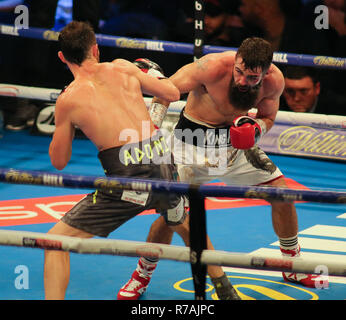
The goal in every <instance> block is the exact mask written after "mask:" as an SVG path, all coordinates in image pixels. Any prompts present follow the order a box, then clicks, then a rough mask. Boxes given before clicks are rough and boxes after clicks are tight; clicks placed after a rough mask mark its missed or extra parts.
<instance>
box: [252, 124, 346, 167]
mask: <svg viewBox="0 0 346 320" xmlns="http://www.w3.org/2000/svg"><path fill="white" fill-rule="evenodd" d="M259 145H260V147H261V148H262V149H263V150H264V151H266V152H271V153H277V154H285V155H294V156H307V157H317V158H327V159H334V160H346V130H345V129H341V128H340V129H335V128H334V129H332V128H323V127H314V126H312V125H310V126H309V125H296V126H292V125H288V124H283V123H276V124H275V125H274V126H273V127H272V129H271V130H270V131H269V132H268V133H267V134H266V135H264V136H263V137H262V138H261V141H260V143H259Z"/></svg>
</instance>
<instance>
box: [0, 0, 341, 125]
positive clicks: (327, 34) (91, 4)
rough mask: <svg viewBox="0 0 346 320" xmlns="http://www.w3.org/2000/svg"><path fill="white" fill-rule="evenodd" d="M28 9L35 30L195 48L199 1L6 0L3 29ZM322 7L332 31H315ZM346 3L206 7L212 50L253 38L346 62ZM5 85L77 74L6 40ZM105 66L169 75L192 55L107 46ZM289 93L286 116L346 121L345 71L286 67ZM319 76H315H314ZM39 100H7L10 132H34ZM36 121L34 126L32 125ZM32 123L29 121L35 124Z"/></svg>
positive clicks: (34, 44)
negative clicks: (134, 65) (146, 66)
mask: <svg viewBox="0 0 346 320" xmlns="http://www.w3.org/2000/svg"><path fill="white" fill-rule="evenodd" d="M20 4H24V5H26V6H27V7H28V8H29V25H30V26H31V27H39V28H46V29H52V30H55V31H59V30H61V28H63V27H64V26H65V25H66V24H67V23H68V22H70V21H71V20H72V19H74V20H81V21H88V22H89V23H90V24H91V25H92V26H93V28H94V29H95V31H96V33H101V34H110V35H115V36H126V37H131V38H144V39H154V40H166V41H175V42H187V43H193V41H194V14H195V1H194V0H170V1H162V0H141V1H140V0H0V23H1V24H9V25H13V24H14V19H15V17H16V15H15V13H14V8H15V6H17V5H20ZM319 5H324V6H326V7H328V28H327V29H318V28H316V19H318V16H319V15H320V14H321V13H315V8H316V7H317V6H319ZM345 11H346V0H205V19H204V32H205V44H208V45H216V46H225V47H235V48H236V47H238V46H239V45H240V43H241V42H242V41H243V40H244V39H245V38H247V37H249V36H259V37H263V38H264V39H266V40H268V41H269V42H270V43H271V44H272V46H273V49H274V51H276V52H287V53H301V54H311V55H324V56H332V57H345V56H346V15H345ZM0 41H1V53H0V67H1V73H0V83H13V84H20V85H27V86H37V87H46V88H63V87H64V86H66V85H67V84H68V83H69V82H70V81H71V80H72V75H71V74H70V73H69V71H68V70H67V68H66V67H65V66H64V65H63V64H62V63H61V62H60V61H59V59H58V58H57V51H58V50H59V48H58V43H57V42H55V41H42V40H36V39H25V38H22V37H12V36H6V35H0ZM100 50H101V61H102V62H103V61H111V60H113V59H115V58H124V59H127V60H129V61H132V60H135V59H136V58H139V57H147V58H149V59H151V60H153V61H155V62H157V63H158V64H160V65H161V67H162V68H163V70H164V71H165V73H166V75H167V76H170V75H171V74H173V73H174V72H175V71H176V70H177V69H179V68H180V67H181V66H182V65H184V64H186V63H189V62H191V61H192V56H191V55H184V54H176V53H167V52H164V53H162V52H157V51H146V50H137V49H123V48H112V47H102V46H101V47H100ZM278 66H279V67H280V68H281V69H282V71H283V73H284V75H285V81H286V88H285V91H284V94H283V95H282V99H281V100H282V102H281V106H280V109H281V110H291V111H295V112H316V113H324V114H337V115H346V90H345V71H343V70H332V69H322V68H321V69H317V68H304V67H294V68H292V67H291V66H286V65H279V64H278ZM311 69H314V70H311ZM40 104H42V102H40V101H29V100H26V99H11V98H4V97H1V100H0V108H2V109H3V110H5V114H6V119H5V120H6V122H7V123H9V126H8V128H9V129H13V130H16V129H19V128H22V127H26V126H27V125H30V124H29V123H30V121H32V118H33V117H34V114H35V112H37V110H38V109H39V108H40V107H41V105H40ZM28 118H30V119H28ZM28 120H29V121H28Z"/></svg>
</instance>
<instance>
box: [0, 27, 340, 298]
mask: <svg viewBox="0 0 346 320" xmlns="http://www.w3.org/2000/svg"><path fill="white" fill-rule="evenodd" d="M0 33H1V34H6V35H11V36H20V37H27V38H34V39H41V40H47V41H57V39H58V35H59V33H58V32H55V31H52V30H45V29H40V28H30V29H17V28H15V27H14V26H8V25H1V24H0ZM96 37H97V42H98V44H99V45H103V46H112V47H118V48H127V49H129V48H131V49H142V50H143V49H145V50H152V51H162V52H174V53H178V54H179V53H180V54H191V55H192V54H193V52H194V46H193V45H192V44H187V43H174V42H169V41H154V40H146V39H132V38H126V37H117V36H109V35H101V34H97V35H96ZM225 50H232V51H235V50H236V48H226V47H215V46H204V47H203V54H207V53H211V52H222V51H225ZM273 62H274V63H275V62H276V63H283V64H294V65H303V66H310V67H322V68H332V69H339V70H340V69H341V70H344V69H346V58H338V57H325V56H312V55H302V54H290V53H277V52H276V53H274V58H273ZM59 93H60V90H58V89H48V88H35V87H26V86H20V85H13V84H0V95H3V96H13V97H18V98H28V99H36V100H43V101H49V102H52V103H54V101H55V100H56V99H57V97H58V96H59ZM145 100H146V103H147V104H149V103H150V99H149V98H145ZM182 104H183V101H178V102H176V103H172V107H171V108H170V109H171V110H173V112H174V111H175V112H177V111H179V110H180V109H181V107H182ZM279 114H280V111H279ZM279 114H278V115H279ZM0 182H5V183H14V184H30V185H43V186H54V187H62V188H82V189H83V188H85V189H94V188H98V189H103V188H106V189H108V190H109V189H117V190H135V191H143V192H148V191H155V192H173V193H178V194H181V195H187V196H188V197H189V200H190V229H191V233H190V242H191V243H190V248H187V247H181V246H174V245H164V244H157V243H147V242H136V241H126V240H111V239H81V238H74V237H67V236H55V235H48V234H44V233H37V232H21V231H7V230H0V245H5V246H18V247H30V248H39V249H49V250H62V251H70V252H75V253H80V254H106V255H119V256H138V257H139V256H146V257H157V258H160V259H167V260H175V261H181V262H188V263H190V264H191V268H192V275H193V283H194V288H195V299H196V300H205V286H206V265H208V264H213V265H220V266H225V267H227V266H228V267H238V268H250V269H259V270H272V271H290V272H303V273H313V274H320V272H319V270H320V269H319V266H321V265H323V266H325V267H327V270H328V274H329V275H333V276H342V277H345V276H346V265H344V264H342V263H338V262H330V261H328V260H323V259H318V260H316V259H306V258H302V257H300V258H294V259H292V258H282V259H279V258H272V257H265V256H257V255H256V256H252V255H250V254H245V253H233V252H225V251H219V250H206V242H205V239H202V238H204V237H201V236H200V235H201V234H205V233H206V211H205V206H204V200H205V198H206V197H211V196H213V197H238V198H255V199H264V200H267V201H271V200H276V201H289V202H292V201H307V202H319V203H334V204H345V203H346V191H325V190H296V189H288V188H273V187H267V186H208V185H198V184H186V183H177V182H168V181H161V180H142V179H141V180H138V179H132V178H124V177H111V178H110V177H104V176H102V177H101V176H100V177H99V176H78V175H66V174H54V173H51V172H40V171H23V170H16V169H12V168H10V169H8V168H0Z"/></svg>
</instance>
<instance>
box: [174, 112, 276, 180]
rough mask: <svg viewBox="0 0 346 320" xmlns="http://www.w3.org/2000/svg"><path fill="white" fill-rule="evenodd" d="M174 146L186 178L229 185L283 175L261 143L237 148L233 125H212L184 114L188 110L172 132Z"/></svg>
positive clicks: (178, 163) (177, 163) (175, 157)
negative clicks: (244, 148)
mask: <svg viewBox="0 0 346 320" xmlns="http://www.w3.org/2000/svg"><path fill="white" fill-rule="evenodd" d="M171 150H172V153H173V155H174V163H175V164H176V166H177V170H178V175H179V180H180V181H182V182H187V183H200V184H202V183H208V182H211V181H213V180H219V181H222V182H224V183H226V184H228V185H259V184H266V183H268V182H270V181H273V180H275V179H277V178H279V177H281V176H283V174H282V172H281V171H280V169H279V168H278V167H277V166H276V165H275V164H274V163H273V162H272V161H271V160H270V159H269V157H268V156H267V155H266V154H265V153H264V152H263V151H262V150H261V149H260V148H259V147H258V146H254V147H252V148H251V149H248V150H239V149H235V148H233V147H232V145H231V141H230V137H229V127H222V128H220V127H212V126H210V125H208V124H206V123H203V122H201V121H198V120H196V119H193V118H191V117H190V116H188V115H186V114H184V110H183V111H182V112H181V114H180V119H179V121H178V123H177V125H176V127H175V129H174V131H173V133H172V139H171Z"/></svg>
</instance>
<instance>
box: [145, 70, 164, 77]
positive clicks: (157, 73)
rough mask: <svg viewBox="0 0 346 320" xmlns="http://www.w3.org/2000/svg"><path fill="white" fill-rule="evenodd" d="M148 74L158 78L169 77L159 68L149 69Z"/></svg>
mask: <svg viewBox="0 0 346 320" xmlns="http://www.w3.org/2000/svg"><path fill="white" fill-rule="evenodd" d="M147 74H148V75H149V76H152V77H155V78H158V79H167V77H165V76H164V75H163V74H162V73H161V72H160V71H159V70H156V69H154V68H150V69H148V72H147Z"/></svg>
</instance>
